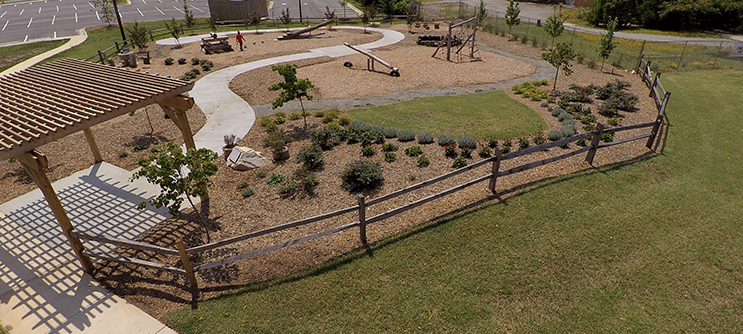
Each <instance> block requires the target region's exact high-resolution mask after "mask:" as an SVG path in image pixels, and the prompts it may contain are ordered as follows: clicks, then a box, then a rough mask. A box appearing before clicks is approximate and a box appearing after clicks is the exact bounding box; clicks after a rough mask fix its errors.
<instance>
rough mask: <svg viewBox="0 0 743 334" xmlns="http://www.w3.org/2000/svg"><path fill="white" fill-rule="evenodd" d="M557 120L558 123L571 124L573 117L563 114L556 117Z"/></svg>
mask: <svg viewBox="0 0 743 334" xmlns="http://www.w3.org/2000/svg"><path fill="white" fill-rule="evenodd" d="M557 120H558V121H560V123H565V122H572V121H573V115H571V114H569V113H567V112H563V113H562V114H559V115H557Z"/></svg>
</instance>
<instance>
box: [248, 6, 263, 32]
mask: <svg viewBox="0 0 743 334" xmlns="http://www.w3.org/2000/svg"><path fill="white" fill-rule="evenodd" d="M259 24H261V15H260V14H258V13H256V12H255V11H254V10H251V11H250V25H253V26H255V33H256V35H257V34H259V32H258V25H259Z"/></svg>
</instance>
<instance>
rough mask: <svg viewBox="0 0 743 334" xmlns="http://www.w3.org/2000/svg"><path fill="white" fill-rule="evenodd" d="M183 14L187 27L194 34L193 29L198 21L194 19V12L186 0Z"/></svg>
mask: <svg viewBox="0 0 743 334" xmlns="http://www.w3.org/2000/svg"><path fill="white" fill-rule="evenodd" d="M183 13H184V15H185V22H186V27H188V29H189V30H191V32H192V33H193V27H194V26H195V25H196V19H194V17H193V11H192V10H190V9H188V4H186V0H183Z"/></svg>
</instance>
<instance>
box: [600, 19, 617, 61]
mask: <svg viewBox="0 0 743 334" xmlns="http://www.w3.org/2000/svg"><path fill="white" fill-rule="evenodd" d="M617 23H618V22H617V18H616V17H615V18H614V19H613V20H610V21H609V24H607V25H606V34H604V35H601V41H600V42H599V56H601V71H603V70H604V62H606V58H609V55H611V52H612V51H613V50H614V48H616V47H617V43H615V42H614V31H615V30H616V29H617Z"/></svg>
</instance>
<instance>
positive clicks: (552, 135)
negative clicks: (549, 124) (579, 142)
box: [547, 130, 562, 141]
mask: <svg viewBox="0 0 743 334" xmlns="http://www.w3.org/2000/svg"><path fill="white" fill-rule="evenodd" d="M547 139H549V140H551V141H558V140H560V139H562V132H560V131H555V130H552V131H550V132H547Z"/></svg>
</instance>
